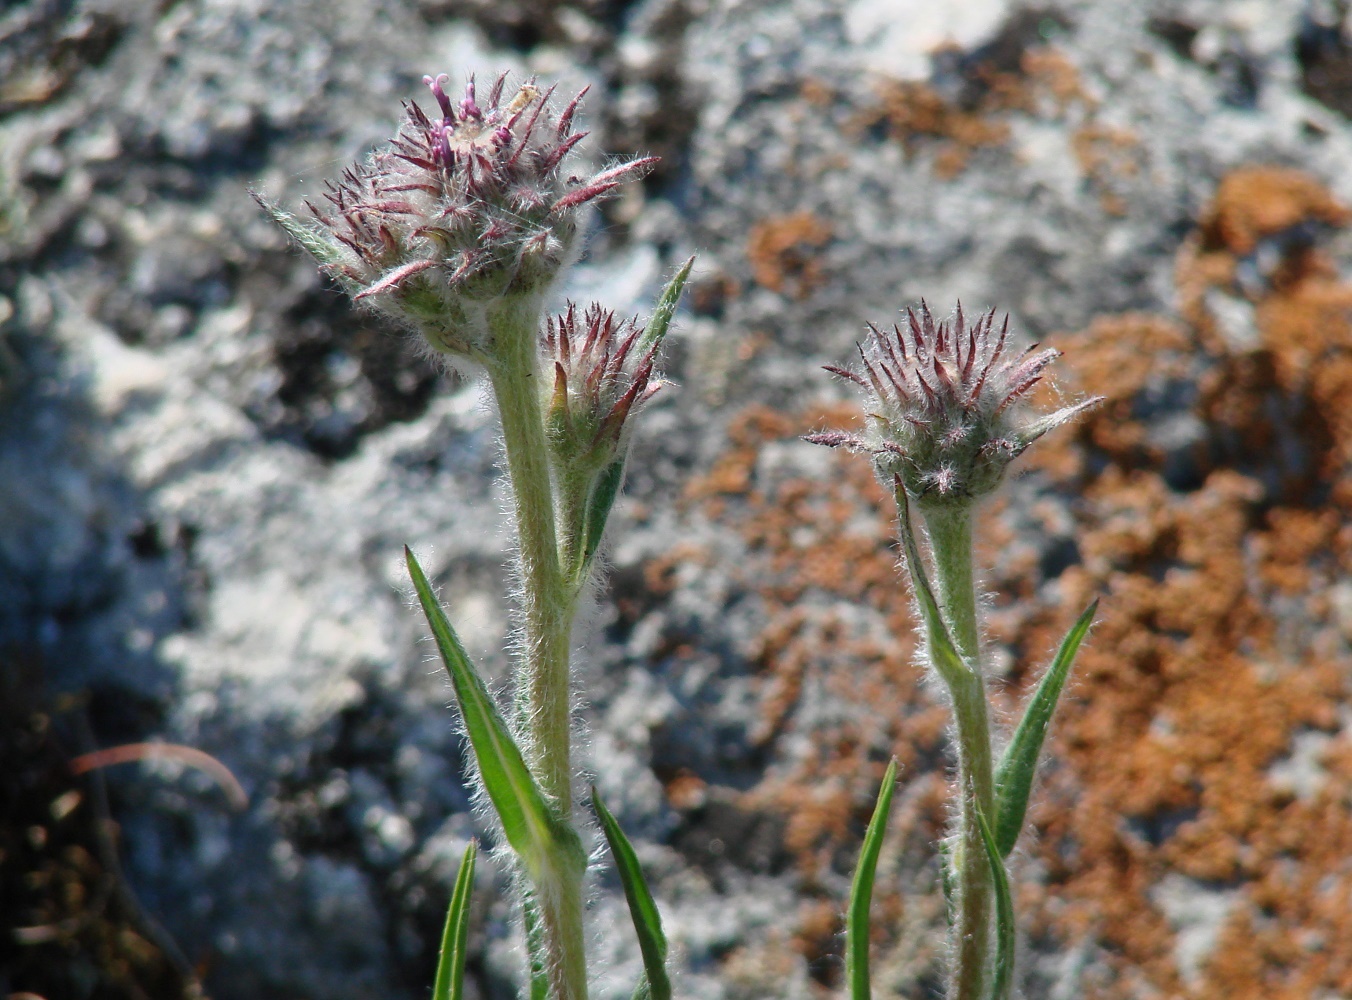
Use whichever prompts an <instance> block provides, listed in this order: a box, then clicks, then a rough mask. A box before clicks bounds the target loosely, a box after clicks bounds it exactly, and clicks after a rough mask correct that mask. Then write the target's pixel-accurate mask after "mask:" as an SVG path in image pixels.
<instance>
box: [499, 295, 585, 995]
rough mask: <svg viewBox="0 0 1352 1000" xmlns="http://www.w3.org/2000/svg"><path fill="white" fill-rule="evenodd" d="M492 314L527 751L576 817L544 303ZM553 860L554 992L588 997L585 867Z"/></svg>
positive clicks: (549, 925) (568, 617) (512, 304)
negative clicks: (543, 368)
mask: <svg viewBox="0 0 1352 1000" xmlns="http://www.w3.org/2000/svg"><path fill="white" fill-rule="evenodd" d="M488 320H489V324H490V329H491V330H492V334H493V351H492V352H491V357H492V360H491V361H490V362H489V363H488V366H487V367H488V376H489V380H490V381H491V383H492V386H493V394H494V397H495V398H496V401H497V406H498V412H499V414H500V416H501V418H502V434H503V441H504V445H505V449H506V452H507V472H508V475H509V477H510V478H511V483H512V501H513V504H514V511H515V515H516V525H517V537H518V544H519V547H520V557H521V585H522V604H523V608H522V612H523V623H522V624H523V630H524V633H525V644H524V649H523V655H522V662H521V667H520V669H521V676H520V679H519V682H518V690H519V692H520V695H519V696H520V697H521V699H522V714H523V717H524V719H525V726H524V728H525V732H524V733H523V734H522V736H523V737H524V743H525V746H524V747H523V750H524V752H525V756H526V760H527V763H528V764H529V765H530V768H531V771H532V773H533V774H534V775H535V779H536V781H538V782H539V784H540V788H541V790H542V791H543V792H544V793H545V794H546V795H547V796H548V797H549V798H550V800H551V801H552V803H553V805H554V807H555V808H556V809H557V810H558V814H559V816H560V817H561V818H562V819H563V820H564V821H565V822H568V821H570V819H571V816H572V811H573V795H572V763H571V740H572V712H571V692H570V679H569V670H568V659H569V646H570V644H571V636H572V624H573V616H574V612H575V607H574V601H575V596H574V592H573V588H571V587H570V586H569V585H568V584H567V582H566V581H565V580H564V576H563V572H562V569H561V566H560V562H559V550H558V537H557V530H556V527H555V510H554V495H553V488H552V486H551V483H550V476H549V450H548V445H547V442H546V439H545V425H544V419H543V413H542V410H541V406H540V374H539V366H538V348H537V345H536V337H537V330H536V325H537V323H538V320H539V309H538V303H537V302H536V301H535V300H534V299H533V298H525V299H520V298H518V299H513V298H508V299H505V300H502V301H501V302H496V303H493V304H492V305H491V306H490V307H489V312H488ZM559 860H560V861H561V862H562V861H563V860H564V859H559ZM553 867H554V869H555V871H554V873H553V875H552V877H551V879H550V881H551V882H552V884H551V885H537V886H536V890H537V893H538V894H539V903H540V917H541V921H542V923H543V932H544V948H545V952H546V955H547V958H548V964H549V979H550V984H551V989H552V992H553V995H554V998H555V1000H585V997H586V996H587V967H586V956H585V949H584V937H583V925H582V885H581V878H582V872H581V871H577V872H574V871H573V870H572V866H570V865H568V864H565V863H560V864H557V865H555V866H553Z"/></svg>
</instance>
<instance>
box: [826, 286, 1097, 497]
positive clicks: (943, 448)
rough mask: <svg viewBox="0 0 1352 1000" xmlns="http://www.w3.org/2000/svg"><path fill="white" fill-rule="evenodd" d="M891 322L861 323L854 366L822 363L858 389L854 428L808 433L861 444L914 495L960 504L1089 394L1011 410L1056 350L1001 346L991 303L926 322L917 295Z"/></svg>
mask: <svg viewBox="0 0 1352 1000" xmlns="http://www.w3.org/2000/svg"><path fill="white" fill-rule="evenodd" d="M920 310H921V311H920V315H919V316H917V315H916V314H915V311H914V310H911V309H908V310H907V311H906V320H907V322H906V325H905V329H904V330H903V328H902V327H900V326H893V328H892V331H891V332H885V331H882V330H879V329H878V328H877V327H876V326H873V325H872V324H869V330H870V332H869V336H868V337H867V339H866V340H865V342H864V343H863V344H862V345H861V346H860V347H859V356H860V359H861V368H860V369H859V370H855V371H851V370H847V369H843V368H835V367H828V369H827V370H828V371H831V372H833V373H835V374H836V375H839V376H840V377H842V378H844V379H848V380H849V381H851V382H853V383H855V384H856V385H857V386H859V387H860V388H861V389H862V390H863V391H864V393H865V395H866V396H867V400H868V405H869V413H868V426H867V429H866V431H865V433H864V434H863V435H862V436H856V435H851V434H846V433H843V432H839V431H827V432H824V433H820V434H814V435H809V436H808V440H810V441H814V442H816V443H818V444H824V445H829V446H831V447H842V446H843V447H847V448H851V449H853V450H856V451H863V452H868V453H869V454H871V455H872V456H873V462H874V466H875V467H876V469H877V471H878V475H879V477H880V478H881V479H882V480H883V482H885V483H890V482H892V481H893V478H894V477H900V479H901V482H902V483H903V484H904V485H905V487H906V490H907V492H908V493H910V494H911V495H912V496H914V497H915V498H916V499H917V501H918V502H919V503H920V504H922V505H932V506H937V505H944V506H961V505H967V504H970V503H972V502H973V501H974V500H977V499H979V498H980V497H983V496H985V495H987V494H989V493H990V492H992V491H993V490H994V489H995V488H996V486H998V485H999V483H1000V480H1001V478H1002V477H1003V476H1004V472H1005V468H1006V467H1007V466H1008V465H1009V463H1010V462H1012V461H1013V460H1014V459H1015V458H1017V457H1018V456H1019V455H1020V454H1022V452H1023V451H1024V449H1026V448H1027V447H1028V446H1029V445H1030V444H1032V443H1033V442H1034V441H1036V440H1037V439H1038V438H1039V437H1041V436H1042V435H1043V434H1045V433H1047V431H1049V430H1051V429H1052V428H1053V427H1057V426H1059V425H1061V424H1063V423H1065V422H1067V421H1068V420H1070V419H1071V418H1073V417H1075V416H1077V415H1078V414H1079V413H1081V412H1083V411H1084V410H1087V409H1089V408H1090V407H1092V406H1094V405H1095V404H1097V403H1098V402H1099V400H1098V398H1094V399H1087V400H1084V401H1082V402H1079V403H1076V404H1075V405H1073V406H1068V407H1065V408H1064V409H1060V410H1057V411H1056V412H1054V413H1049V414H1045V415H1043V416H1040V417H1038V418H1036V419H1034V420H1032V421H1029V422H1023V421H1020V420H1019V419H1018V412H1017V411H1018V410H1019V405H1017V404H1019V403H1020V401H1021V399H1022V398H1023V396H1024V395H1026V394H1027V393H1028V391H1029V390H1030V389H1032V388H1033V386H1034V385H1036V384H1037V383H1038V382H1039V381H1041V379H1042V373H1043V371H1044V369H1046V367H1047V366H1048V365H1049V364H1051V363H1052V361H1054V360H1055V359H1056V358H1057V357H1059V356H1060V353H1061V352H1060V351H1055V350H1044V351H1038V350H1037V345H1036V344H1034V345H1033V346H1032V347H1029V348H1028V349H1027V350H1025V351H1024V352H1023V353H1021V354H1018V355H1013V354H1009V353H1006V343H1007V340H1008V334H1009V318H1008V317H1006V318H1005V322H1004V324H1003V325H1002V326H1001V328H1000V330H999V332H998V334H997V333H996V332H995V328H994V324H995V310H993V309H992V310H991V311H990V312H988V313H986V314H985V315H983V316H981V317H980V318H979V319H978V320H976V322H974V323H971V324H968V323H967V322H966V320H965V318H964V316H963V313H962V305H961V304H959V305H958V309H957V315H956V316H955V317H954V320H953V322H952V325H950V324H949V323H948V322H947V321H945V322H941V323H935V321H934V317H933V316H932V315H931V314H930V311H929V307H928V306H927V305H925V304H924V303H923V302H922V303H921V307H920Z"/></svg>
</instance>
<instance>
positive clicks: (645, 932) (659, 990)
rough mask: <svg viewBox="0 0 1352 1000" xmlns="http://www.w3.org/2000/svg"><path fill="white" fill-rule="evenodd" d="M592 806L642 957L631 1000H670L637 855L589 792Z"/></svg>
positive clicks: (663, 940)
mask: <svg viewBox="0 0 1352 1000" xmlns="http://www.w3.org/2000/svg"><path fill="white" fill-rule="evenodd" d="M592 806H593V808H595V810H596V815H597V818H598V819H600V820H601V830H602V832H603V833H605V835H606V843H608V844H609V845H610V853H611V854H612V855H613V856H614V858H615V867H616V869H617V870H618V871H619V873H620V884H621V885H623V886H624V898H625V900H626V901H628V903H629V915H630V917H632V918H633V921H634V932H635V933H636V934H637V935H638V947H639V951H641V952H642V953H643V970H644V974H643V979H642V980H641V981H640V982H639V985H638V989H637V990H636V991H635V992H634V997H635V1000H638V998H640V997H651V998H652V1000H671V980H669V979H668V978H667V937H666V935H665V934H663V933H662V917H661V915H660V914H659V913H658V912H657V904H656V903H654V902H653V897H652V893H650V892H649V891H648V883H647V881H646V880H645V879H644V878H643V870H642V869H641V868H640V867H639V864H638V855H637V854H635V853H634V848H633V845H632V844H630V843H629V838H628V837H626V836H625V835H624V831H623V830H621V829H620V824H619V823H617V822H616V821H615V817H614V816H612V815H611V813H610V810H609V809H607V808H606V804H605V803H604V802H602V801H601V796H600V794H599V793H598V792H597V791H596V789H595V788H592Z"/></svg>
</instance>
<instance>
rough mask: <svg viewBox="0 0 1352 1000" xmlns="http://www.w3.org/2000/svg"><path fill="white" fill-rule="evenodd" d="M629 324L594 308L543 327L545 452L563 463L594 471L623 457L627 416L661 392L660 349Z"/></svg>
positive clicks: (572, 307)
mask: <svg viewBox="0 0 1352 1000" xmlns="http://www.w3.org/2000/svg"><path fill="white" fill-rule="evenodd" d="M643 333H644V330H643V328H642V327H640V326H639V325H638V324H637V323H636V322H635V321H634V320H632V319H630V320H624V321H619V320H616V318H615V314H614V313H612V312H610V311H609V310H607V309H603V308H602V307H601V306H600V305H598V304H596V303H592V304H591V305H590V306H588V307H587V310H586V311H585V312H584V313H583V314H582V316H581V318H580V319H579V317H578V311H577V307H576V306H575V305H573V304H572V303H569V305H568V309H567V311H566V312H564V313H563V314H562V315H560V316H559V317H558V318H557V319H555V318H550V319H548V320H546V322H545V335H544V357H545V363H546V365H549V364H550V363H551V362H552V367H553V371H552V377H553V383H552V388H550V389H549V390H548V394H547V398H546V401H545V413H546V416H545V420H546V423H547V426H548V432H549V440H550V447H551V449H552V450H553V452H554V453H555V455H556V456H558V458H560V459H561V460H563V461H565V462H577V463H579V464H582V465H586V466H590V467H592V468H593V469H600V468H602V467H604V466H605V465H608V464H609V463H610V462H611V461H612V460H613V459H614V458H615V456H616V455H621V454H623V452H624V444H625V438H626V434H625V430H626V428H625V423H626V421H627V420H628V418H629V416H630V414H631V413H632V412H634V411H635V410H637V409H639V408H640V407H642V406H643V404H644V403H646V402H647V401H648V400H650V399H651V398H652V397H653V396H654V395H655V394H656V393H657V391H658V390H659V389H660V388H661V387H662V382H661V381H660V380H654V378H653V365H654V363H655V360H656V357H657V349H658V347H659V346H660V345H659V343H658V341H657V340H656V339H653V338H645V337H644V336H643Z"/></svg>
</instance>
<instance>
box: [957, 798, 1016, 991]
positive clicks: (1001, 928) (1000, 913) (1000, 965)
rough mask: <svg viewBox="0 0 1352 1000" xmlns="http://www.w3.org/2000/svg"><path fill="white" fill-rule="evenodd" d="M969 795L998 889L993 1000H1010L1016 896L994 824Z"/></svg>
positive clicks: (996, 888) (996, 893)
mask: <svg viewBox="0 0 1352 1000" xmlns="http://www.w3.org/2000/svg"><path fill="white" fill-rule="evenodd" d="M967 794H968V796H969V798H968V805H969V806H970V807H971V809H972V812H973V813H974V814H975V815H976V822H977V826H979V827H980V828H981V842H982V844H984V845H985V848H986V860H987V861H989V862H990V866H991V881H992V883H993V884H994V886H995V978H994V980H993V981H992V983H991V992H990V998H991V1000H1008V997H1009V996H1010V991H1011V989H1012V988H1013V986H1014V958H1015V955H1014V949H1015V943H1016V936H1015V925H1014V896H1013V893H1011V892H1010V890H1009V873H1008V872H1007V871H1005V862H1004V858H1003V857H1001V855H1000V848H999V847H998V846H997V845H996V843H995V835H994V834H992V833H991V827H990V824H989V823H987V822H986V816H985V814H984V813H983V812H982V811H981V803H980V802H978V801H977V798H976V796H975V795H973V794H972V792H971V790H970V789H969V790H968V793H967Z"/></svg>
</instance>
